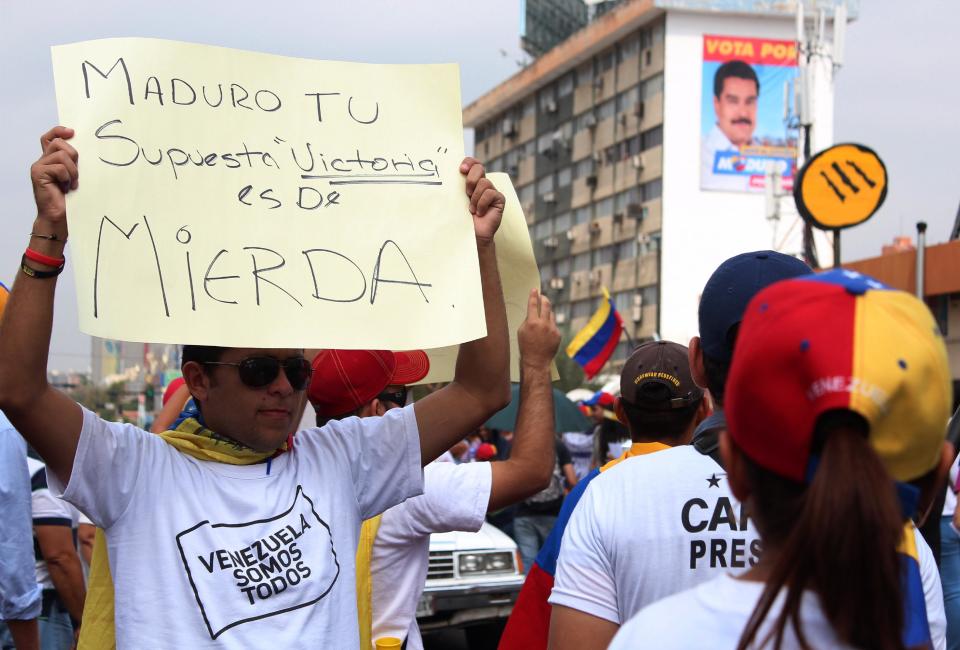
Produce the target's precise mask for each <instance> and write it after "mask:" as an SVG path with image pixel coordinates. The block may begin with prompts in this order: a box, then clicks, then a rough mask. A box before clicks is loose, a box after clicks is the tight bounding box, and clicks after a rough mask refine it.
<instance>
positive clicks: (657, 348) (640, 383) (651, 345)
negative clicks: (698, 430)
mask: <svg viewBox="0 0 960 650" xmlns="http://www.w3.org/2000/svg"><path fill="white" fill-rule="evenodd" d="M688 359H689V358H688V355H687V347H686V346H685V345H680V344H679V343H673V342H672V341H650V342H648V343H644V344H643V345H641V346H640V347H638V348H637V349H636V350H635V351H634V352H633V354H631V355H630V358H629V359H627V361H626V363H625V364H624V366H623V372H621V373H620V399H622V400H623V401H624V402H627V403H628V404H631V405H633V406H636V407H637V408H640V409H645V410H651V411H666V410H671V409H678V408H684V407H686V406H689V405H690V404H693V403H695V402H698V401H700V400H701V399H702V398H703V389H701V388H700V387H699V386H697V384H696V383H694V381H693V377H692V376H691V375H690V363H689V360H688Z"/></svg>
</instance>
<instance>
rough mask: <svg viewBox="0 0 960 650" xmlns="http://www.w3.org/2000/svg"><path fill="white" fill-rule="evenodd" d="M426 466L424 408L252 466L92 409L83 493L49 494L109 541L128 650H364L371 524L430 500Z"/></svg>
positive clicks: (122, 644) (80, 479)
mask: <svg viewBox="0 0 960 650" xmlns="http://www.w3.org/2000/svg"><path fill="white" fill-rule="evenodd" d="M420 465H421V461H420V441H419V435H418V431H417V423H416V418H415V417H414V412H413V407H407V408H404V409H394V410H392V411H390V412H389V413H387V414H386V415H385V416H383V417H382V418H364V419H359V418H348V419H346V420H343V421H340V422H336V421H334V422H331V423H329V424H328V425H326V426H325V427H324V428H323V429H308V430H304V431H301V432H300V433H298V434H297V436H296V443H295V445H294V449H293V451H290V452H287V453H284V454H281V455H279V456H277V457H276V458H274V459H272V460H271V461H270V462H268V463H260V464H256V465H244V466H240V465H227V464H223V463H218V462H209V461H201V460H197V459H194V458H192V457H190V456H187V455H185V454H182V453H181V452H179V451H177V450H176V449H175V448H174V447H172V446H171V445H169V444H167V443H166V442H164V441H163V440H162V439H161V438H160V437H159V436H156V435H153V434H150V433H147V432H145V431H143V430H141V429H138V428H136V427H134V426H132V425H123V424H114V423H108V422H104V421H103V420H101V419H100V418H99V417H97V416H96V415H94V414H93V413H91V412H89V411H87V410H84V412H83V429H82V432H81V434H80V442H79V445H78V447H77V454H76V457H75V459H74V464H73V473H72V475H71V477H70V483H69V485H68V486H66V489H64V487H63V486H62V485H61V484H60V483H59V481H58V480H57V479H56V478H55V477H54V476H53V474H52V473H51V475H50V477H49V483H50V489H51V491H53V492H54V493H55V494H56V493H58V492H61V491H62V493H63V497H64V498H65V499H66V500H68V501H70V502H71V503H73V504H74V505H75V506H77V507H78V508H79V509H80V510H81V511H83V512H85V513H87V515H88V516H89V517H90V519H91V520H92V521H93V522H94V523H96V524H97V525H98V526H100V527H102V528H104V529H105V531H106V537H107V546H108V549H109V557H110V569H111V572H112V574H113V579H114V588H115V592H116V598H115V600H116V619H115V620H116V630H117V647H118V648H120V649H121V650H122V649H123V648H253V647H257V648H265V647H269V648H320V647H328V648H351V647H352V648H356V647H357V646H358V645H359V631H358V628H357V605H356V577H355V553H356V549H357V541H358V538H359V531H360V522H361V521H363V520H364V519H367V518H370V517H372V516H374V515H376V514H378V513H380V512H383V511H384V510H386V509H387V508H389V507H391V506H393V505H396V504H397V503H400V502H401V501H403V500H404V499H406V498H408V497H411V496H415V495H417V494H419V493H420V492H421V490H422V489H423V473H422V471H421V467H420Z"/></svg>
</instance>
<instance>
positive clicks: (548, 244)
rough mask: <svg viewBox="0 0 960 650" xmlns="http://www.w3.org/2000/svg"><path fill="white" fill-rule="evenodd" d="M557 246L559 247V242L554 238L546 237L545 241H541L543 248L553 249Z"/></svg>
mask: <svg viewBox="0 0 960 650" xmlns="http://www.w3.org/2000/svg"><path fill="white" fill-rule="evenodd" d="M559 245H560V242H559V241H558V240H557V238H556V237H547V238H546V239H544V240H543V247H544V248H549V249H554V248H556V247H557V246H559Z"/></svg>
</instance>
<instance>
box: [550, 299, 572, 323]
mask: <svg viewBox="0 0 960 650" xmlns="http://www.w3.org/2000/svg"><path fill="white" fill-rule="evenodd" d="M553 312H554V313H555V314H556V315H557V316H558V317H559V316H560V314H563V317H562V318H558V319H557V320H565V321H569V320H570V303H568V302H565V303H563V304H562V305H554V307H553Z"/></svg>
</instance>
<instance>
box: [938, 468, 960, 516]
mask: <svg viewBox="0 0 960 650" xmlns="http://www.w3.org/2000/svg"><path fill="white" fill-rule="evenodd" d="M958 471H960V456H957V457H956V458H954V459H953V465H951V466H950V478H949V480H948V481H947V498H946V499H945V500H944V502H943V512H942V513H941V516H942V517H952V516H953V513H954V512H955V511H956V509H957V493H956V492H955V490H956V489H957V473H958Z"/></svg>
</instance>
